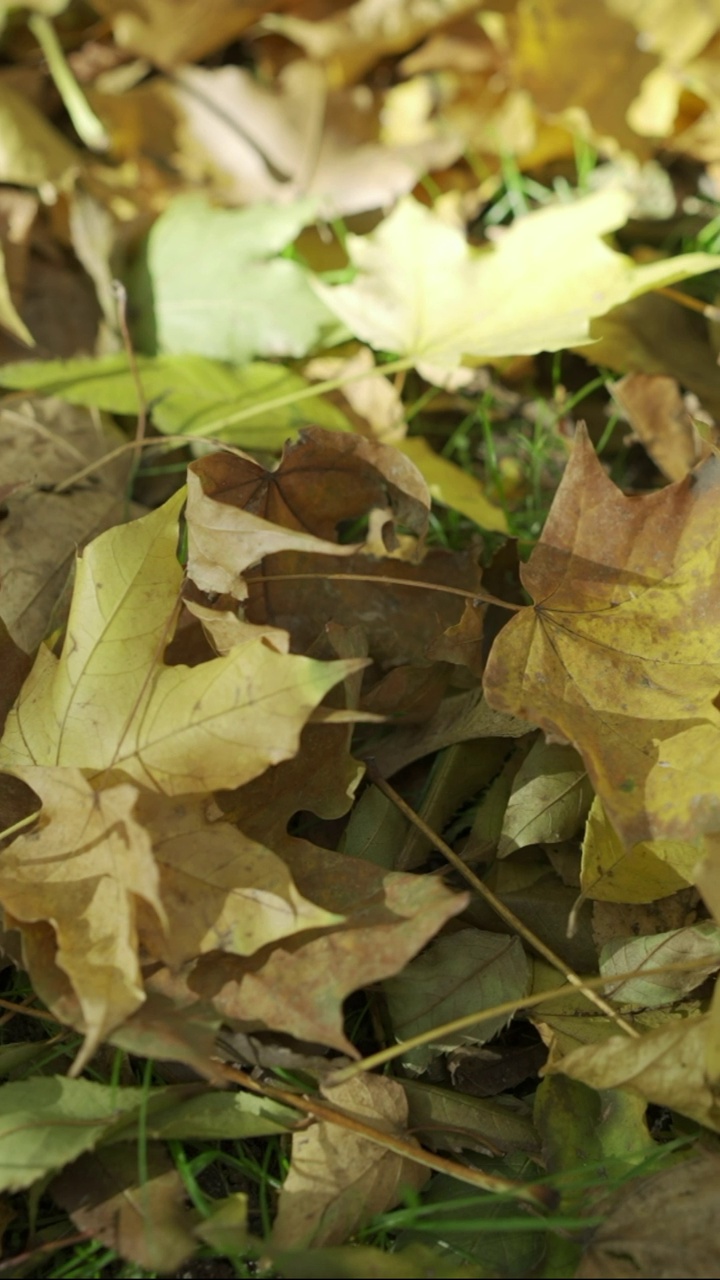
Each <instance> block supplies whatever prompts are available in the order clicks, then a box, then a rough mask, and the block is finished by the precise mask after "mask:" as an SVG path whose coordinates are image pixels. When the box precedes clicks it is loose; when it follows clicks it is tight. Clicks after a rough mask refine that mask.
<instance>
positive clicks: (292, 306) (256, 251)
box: [130, 195, 677, 364]
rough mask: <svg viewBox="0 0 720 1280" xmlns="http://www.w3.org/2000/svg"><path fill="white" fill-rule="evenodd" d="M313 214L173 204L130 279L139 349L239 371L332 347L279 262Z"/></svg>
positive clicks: (319, 312)
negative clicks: (232, 365) (258, 359)
mask: <svg viewBox="0 0 720 1280" xmlns="http://www.w3.org/2000/svg"><path fill="white" fill-rule="evenodd" d="M313 214H314V210H313V205H312V203H311V202H308V201H301V202H300V201H299V202H297V203H296V204H292V205H286V206H284V207H281V206H278V205H257V206H255V207H254V208H250V209H220V208H214V207H213V206H212V205H211V204H210V203H209V202H208V201H207V200H206V199H205V198H204V197H203V196H201V195H184V196H178V197H176V199H175V200H173V201H172V202H171V204H170V205H169V206H168V208H167V209H166V210H165V212H164V213H163V214H161V215H160V217H159V218H158V220H157V222H155V223H154V225H153V226H152V228H151V230H150V233H149V235H148V238H147V241H146V244H145V248H144V251H143V253H142V255H141V258H140V260H139V262H138V264H137V266H136V268H135V270H134V274H133V280H132V281H131V286H130V295H131V302H132V305H133V307H135V308H138V309H139V313H140V315H139V320H138V334H139V341H140V343H141V345H142V346H143V347H144V348H145V349H146V350H148V351H154V350H157V351H159V352H165V353H168V354H171V355H173V354H174V355H184V354H186V353H191V354H194V355H201V356H209V357H212V358H214V359H217V360H228V361H230V362H234V361H235V362H237V363H239V364H240V363H243V362H245V361H247V360H250V359H252V357H253V356H256V355H261V356H304V355H306V354H307V352H308V351H310V350H311V348H312V347H314V346H315V345H316V344H317V343H318V342H319V341H320V339H321V337H322V338H323V339H324V340H325V341H330V342H332V341H333V339H335V340H337V338H338V337H339V336H340V329H339V326H338V324H337V322H336V320H335V319H334V317H333V315H332V313H331V312H329V311H328V310H327V308H326V307H325V306H324V304H323V302H322V301H321V300H320V299H319V298H318V297H317V296H316V294H315V293H314V292H313V290H312V289H311V287H310V284H309V274H308V272H306V271H305V270H304V268H303V267H301V266H300V264H299V263H297V262H294V261H291V260H290V259H289V258H281V257H279V256H278V255H279V254H280V251H281V250H282V249H284V248H285V246H286V245H287V244H289V243H290V242H291V241H292V240H294V239H295V237H296V236H297V235H298V234H299V232H300V231H301V230H302V228H303V227H304V226H306V224H307V223H308V222H311V221H312V219H313ZM675 278H677V277H675Z"/></svg>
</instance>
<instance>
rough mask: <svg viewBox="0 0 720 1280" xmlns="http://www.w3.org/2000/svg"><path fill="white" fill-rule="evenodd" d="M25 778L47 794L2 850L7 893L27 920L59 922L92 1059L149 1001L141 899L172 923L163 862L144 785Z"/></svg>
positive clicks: (54, 774) (31, 773) (61, 958)
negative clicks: (96, 786)
mask: <svg viewBox="0 0 720 1280" xmlns="http://www.w3.org/2000/svg"><path fill="white" fill-rule="evenodd" d="M17 776H19V777H20V778H21V779H22V780H23V781H24V782H26V783H27V784H28V785H29V786H31V787H32V789H33V791H35V792H36V793H37V795H38V796H40V799H41V801H42V813H41V816H40V822H39V824H38V825H37V827H36V828H35V830H34V831H31V832H30V833H29V834H27V835H19V836H16V838H15V840H14V841H13V843H12V844H11V845H10V847H9V848H8V849H6V850H5V852H4V853H3V855H2V866H1V867H0V900H1V901H2V904H3V907H4V909H5V910H6V911H7V912H9V913H10V914H11V915H12V916H13V917H14V918H15V919H16V920H17V921H20V922H24V921H27V922H29V923H34V922H37V921H48V922H49V923H50V924H52V927H53V930H54V932H55V935H56V938H57V956H56V962H57V964H58V966H59V967H60V968H61V969H62V971H63V973H65V974H66V975H67V977H68V978H69V979H70V982H71V984H72V987H73V990H74V992H75V993H76V995H77V998H78V1000H79V1002H80V1007H81V1010H82V1024H83V1025H82V1029H83V1031H84V1033H85V1045H84V1047H83V1050H82V1052H81V1057H80V1060H79V1061H80V1062H84V1061H86V1060H87V1058H89V1057H90V1056H91V1054H92V1053H93V1052H94V1050H95V1048H96V1047H97V1045H98V1044H99V1042H100V1040H102V1039H103V1038H104V1037H106V1036H107V1035H108V1033H109V1032H110V1031H112V1030H113V1029H114V1028H115V1027H117V1026H118V1025H119V1024H120V1023H121V1022H123V1021H124V1020H125V1018H127V1017H128V1016H129V1015H130V1014H131V1013H132V1012H133V1011H134V1010H135V1009H137V1008H138V1006H139V1005H140V1004H141V1003H142V1001H143V999H144V992H143V986H142V979H141V975H140V964H139V960H138V937H137V922H136V900H137V899H142V900H143V901H144V902H146V903H147V904H148V906H149V907H150V908H151V911H152V913H153V915H154V917H155V919H156V921H157V923H158V927H159V928H160V929H161V930H164V929H165V928H166V926H167V917H166V915H165V911H164V909H163V906H162V903H161V900H160V896H159V892H158V890H159V884H158V872H157V867H156V865H155V861H154V859H153V855H152V848H151V844H150V839H149V836H148V834H147V832H146V830H145V829H144V827H142V826H141V825H140V824H139V823H138V822H137V820H136V818H135V817H134V814H133V808H134V805H135V801H136V799H137V794H138V793H137V789H136V788H135V787H133V786H129V785H124V786H119V787H111V788H108V789H106V790H104V791H101V792H95V791H93V789H92V787H91V786H90V784H89V783H88V782H87V781H86V780H85V779H84V778H83V776H82V774H81V773H80V772H79V770H76V769H63V770H50V769H44V768H24V769H18V770H17ZM76 1065H77V1064H76Z"/></svg>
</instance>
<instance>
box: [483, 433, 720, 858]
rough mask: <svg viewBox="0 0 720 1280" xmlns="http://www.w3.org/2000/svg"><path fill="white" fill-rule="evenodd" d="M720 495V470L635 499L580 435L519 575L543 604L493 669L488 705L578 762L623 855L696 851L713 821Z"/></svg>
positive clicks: (520, 620) (512, 626)
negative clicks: (688, 843) (564, 746)
mask: <svg viewBox="0 0 720 1280" xmlns="http://www.w3.org/2000/svg"><path fill="white" fill-rule="evenodd" d="M719 482H720V463H718V460H717V459H715V458H710V459H708V461H707V462H705V463H704V464H703V466H702V468H701V469H700V470H699V471H698V472H696V473H693V474H692V475H691V476H689V477H688V478H687V479H686V480H683V481H680V482H679V483H677V484H675V485H671V486H669V487H668V488H666V489H663V490H661V491H660V492H658V493H655V494H651V495H647V496H645V497H643V498H639V499H636V498H626V497H624V496H623V495H622V494H621V493H620V492H619V490H617V489H616V488H615V486H614V485H613V484H612V483H611V482H610V480H608V478H607V476H606V475H605V473H604V471H603V469H602V467H601V466H600V464H599V462H598V460H597V458H596V456H595V452H594V450H593V449H592V446H591V445H590V443H589V441H588V438H587V435H586V434H585V432H584V431H582V432H581V433H580V435H579V438H578V441H577V444H576V447H575V449H574V451H573V455H572V457H571V460H570V462H569V464H568V467H567V470H566V472H565V475H564V477H563V480H562V483H561V485H560V488H559V490H558V492H557V496H556V499H555V502H554V503H553V508H552V512H551V514H550V517H549V519H548V521H547V524H546V526H545V529H544V531H543V535H542V539H541V541H540V543H539V544H538V546H537V548H536V550H535V551H534V552H533V555H532V556H531V559H530V561H529V563H528V565H527V566H524V567H523V569H522V571H521V574H522V580H523V583H524V584H525V586H526V588H527V589H528V591H529V592H530V594H531V595H532V597H533V599H534V600H535V602H536V603H535V605H534V606H533V607H531V608H527V609H525V610H523V611H522V612H521V613H520V614H518V615H517V616H516V617H515V618H513V619H512V621H511V622H510V623H509V624H508V626H507V627H506V628H505V629H504V631H503V632H502V633H501V635H500V636H499V637H498V640H497V641H496V643H495V646H494V648H493V651H492V653H491V655H490V659H489V662H488V665H487V668H486V672H485V691H486V696H487V697H488V700H489V701H490V702H491V704H492V705H493V706H495V707H496V708H498V710H503V711H506V712H510V713H511V714H514V715H520V716H524V717H526V718H527V719H529V720H531V721H533V722H534V723H536V724H539V725H540V726H541V727H542V728H544V729H545V730H546V732H548V733H552V734H553V735H555V736H556V737H558V736H559V737H560V738H561V739H564V740H569V741H571V742H572V743H573V744H574V745H575V746H576V747H577V748H578V750H579V751H580V753H581V755H582V756H583V758H584V760H585V763H586V765H587V768H588V773H589V775H590V779H591V781H592V783H593V786H594V787H595V789H596V790H597V792H598V794H599V795H600V797H601V799H602V801H603V804H604V806H605V808H606V810H607V812H608V815H609V816H610V818H611V820H612V822H613V824H614V825H615V827H616V828H617V830H618V833H619V834H620V835H621V837H622V838H623V839H624V840H625V841H626V842H627V843H628V844H636V843H639V842H640V841H643V840H648V839H652V838H662V837H665V838H668V837H671V836H672V837H677V838H681V839H682V838H685V837H690V838H693V837H695V836H697V835H698V833H699V830H701V829H702V827H703V826H705V827H706V829H707V828H710V827H712V824H713V822H714V821H715V818H716V810H717V800H716V799H714V798H713V796H714V792H713V791H712V789H711V786H710V776H711V774H712V761H713V759H714V756H715V754H716V753H717V752H718V751H720V732H718V730H719V729H720V713H718V711H717V709H716V708H715V706H714V705H713V700H714V698H715V696H716V693H717V688H718V682H719V678H720V651H718V646H717V638H718V635H720V630H719V629H718V625H717V621H716V617H715V608H716V602H717V598H718V597H717V590H716V587H715V583H716V578H717V558H718V538H719V536H720V535H719V534H718V525H717V519H716V508H717V490H718V483H719ZM694 726H697V727H694ZM713 776H714V774H713Z"/></svg>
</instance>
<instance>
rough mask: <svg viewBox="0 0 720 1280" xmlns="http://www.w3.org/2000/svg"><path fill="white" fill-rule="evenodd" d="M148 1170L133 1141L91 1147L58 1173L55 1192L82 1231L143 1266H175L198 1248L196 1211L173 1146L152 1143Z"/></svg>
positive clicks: (52, 1192)
mask: <svg viewBox="0 0 720 1280" xmlns="http://www.w3.org/2000/svg"><path fill="white" fill-rule="evenodd" d="M145 1161H146V1164H145V1167H144V1169H143V1173H142V1175H141V1174H140V1172H139V1170H138V1157H137V1152H136V1151H135V1150H134V1149H133V1147H131V1146H124V1145H123V1146H112V1147H105V1148H101V1149H100V1150H99V1151H93V1152H86V1153H85V1154H84V1155H82V1156H80V1158H79V1160H76V1161H75V1162H74V1163H73V1164H72V1165H70V1166H69V1168H66V1169H64V1170H63V1172H62V1173H61V1174H60V1175H59V1177H57V1178H55V1179H54V1181H53V1183H52V1184H51V1187H50V1194H51V1195H52V1197H53V1199H54V1200H55V1201H56V1203H57V1204H59V1205H60V1207H61V1208H62V1209H64V1210H65V1212H66V1213H68V1214H69V1216H70V1218H71V1220H72V1222H73V1223H74V1224H75V1226H76V1227H77V1229H78V1231H87V1232H89V1233H90V1234H91V1236H92V1238H93V1239H95V1240H101V1241H102V1242H103V1244H104V1245H106V1246H107V1247H108V1248H110V1249H114V1250H115V1252H116V1253H119V1254H120V1256H121V1257H122V1258H127V1259H128V1260H129V1261H131V1262H134V1263H136V1264H137V1265H138V1266H140V1267H146V1268H148V1269H152V1270H156V1269H157V1270H161V1271H170V1270H171V1269H172V1270H175V1269H176V1268H177V1267H179V1266H180V1265H181V1264H182V1262H184V1260H185V1259H186V1258H188V1257H189V1256H190V1255H191V1254H193V1253H195V1251H196V1250H197V1247H198V1241H197V1238H196V1237H195V1236H194V1235H193V1231H192V1228H193V1225H194V1221H195V1211H194V1210H193V1209H191V1208H189V1207H188V1205H187V1202H186V1192H185V1184H184V1182H183V1180H182V1178H181V1177H180V1174H179V1172H178V1170H177V1168H176V1167H175V1164H174V1162H173V1160H171V1158H170V1156H169V1155H168V1153H167V1151H166V1150H165V1149H164V1148H163V1147H162V1146H161V1145H160V1144H159V1143H155V1142H153V1143H151V1144H150V1145H149V1146H148V1148H147V1152H146V1155H145Z"/></svg>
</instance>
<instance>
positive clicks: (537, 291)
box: [314, 191, 717, 385]
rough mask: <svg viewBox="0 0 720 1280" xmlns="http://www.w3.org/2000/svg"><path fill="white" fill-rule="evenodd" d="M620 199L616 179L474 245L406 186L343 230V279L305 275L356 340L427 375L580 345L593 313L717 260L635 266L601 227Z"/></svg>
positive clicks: (616, 212) (612, 223)
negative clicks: (380, 213)
mask: <svg viewBox="0 0 720 1280" xmlns="http://www.w3.org/2000/svg"><path fill="white" fill-rule="evenodd" d="M629 207H630V206H629V197H627V196H626V195H624V194H623V192H621V191H605V192H600V193H598V194H597V195H593V196H588V197H586V198H584V199H581V200H577V201H576V202H575V203H573V204H567V205H552V206H549V207H547V208H544V209H539V210H537V211H536V212H534V213H531V214H528V215H527V216H526V217H523V218H519V219H517V220H516V221H515V222H514V223H513V224H512V226H511V227H509V228H508V229H506V230H503V231H502V233H501V236H500V238H499V239H498V241H497V244H496V245H495V246H493V247H490V248H485V249H479V250H476V249H472V248H471V247H470V246H469V245H468V243H467V241H466V239H465V236H464V235H463V234H462V233H461V232H460V231H458V230H457V229H456V228H455V227H452V226H450V225H448V224H447V223H445V222H443V221H442V219H441V218H440V217H439V216H438V215H437V213H435V212H433V211H432V210H429V209H426V208H425V207H424V206H423V205H420V204H418V203H417V202H416V201H414V200H412V199H410V197H408V198H406V199H404V200H401V201H400V202H399V203H398V205H397V207H396V208H395V209H394V210H393V212H392V213H391V214H390V216H389V217H387V218H385V219H384V221H383V222H381V224H380V226H379V227H378V228H377V230H375V231H373V232H371V233H370V235H366V236H356V235H349V236H348V238H347V251H348V254H349V255H350V259H351V261H352V263H353V265H354V266H355V267H356V268H357V276H356V278H355V280H354V281H353V283H352V284H342V285H336V286H331V285H327V284H322V283H320V282H316V283H315V285H314V287H315V290H316V292H317V293H318V295H319V296H320V297H321V298H322V299H323V301H324V302H325V303H326V304H327V306H328V307H329V308H330V309H331V310H332V311H334V313H335V314H336V315H337V316H338V317H339V319H340V320H342V322H343V323H344V324H345V325H347V327H348V329H350V331H351V332H352V333H353V334H354V335H355V337H356V338H359V339H360V341H361V342H366V343H367V344H368V345H369V346H371V347H375V348H376V350H380V351H392V352H394V353H395V354H396V355H398V356H403V357H406V358H407V360H408V363H411V362H412V363H413V364H415V365H416V366H417V368H418V369H419V371H420V373H421V374H422V375H423V377H425V378H427V380H428V381H429V382H434V383H437V384H439V385H446V384H449V383H452V382H453V379H455V378H456V375H457V374H458V371H459V370H461V369H462V366H463V362H464V361H465V360H466V359H467V358H470V357H471V358H472V361H473V362H474V363H477V362H478V361H480V360H483V359H485V360H486V359H489V358H490V357H493V356H510V355H523V354H528V355H532V354H534V353H536V352H538V351H556V350H560V349H561V348H562V347H566V346H578V345H579V344H581V343H582V342H583V341H587V340H588V339H589V336H590V321H591V319H592V318H593V316H600V315H604V314H605V312H607V311H609V310H610V308H611V307H614V306H617V305H618V303H620V302H624V301H626V299H628V298H631V297H634V296H635V295H636V294H639V293H644V292H645V291H646V290H648V289H657V288H660V287H661V286H663V285H668V284H671V283H672V282H673V281H675V280H679V279H682V278H684V277H685V276H686V275H697V274H698V273H701V272H703V271H711V270H714V269H715V267H716V265H717V259H716V257H714V256H713V255H712V254H688V255H685V256H683V257H676V258H671V259H669V260H668V261H661V262H654V263H647V264H645V265H643V266H636V265H635V264H634V263H633V262H632V261H631V260H630V259H629V258H626V257H623V255H622V254H618V253H616V252H615V251H614V250H612V249H610V248H609V247H608V245H607V244H605V242H604V240H603V239H602V236H603V235H605V234H607V232H609V231H613V230H615V228H616V227H619V226H621V225H622V223H623V222H624V221H625V219H626V218H627V216H628V212H629ZM578 263H582V270H581V271H580V272H579V270H578ZM549 282H550V283H549ZM464 373H467V371H466V370H465V371H464ZM465 380H466V379H465Z"/></svg>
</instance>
